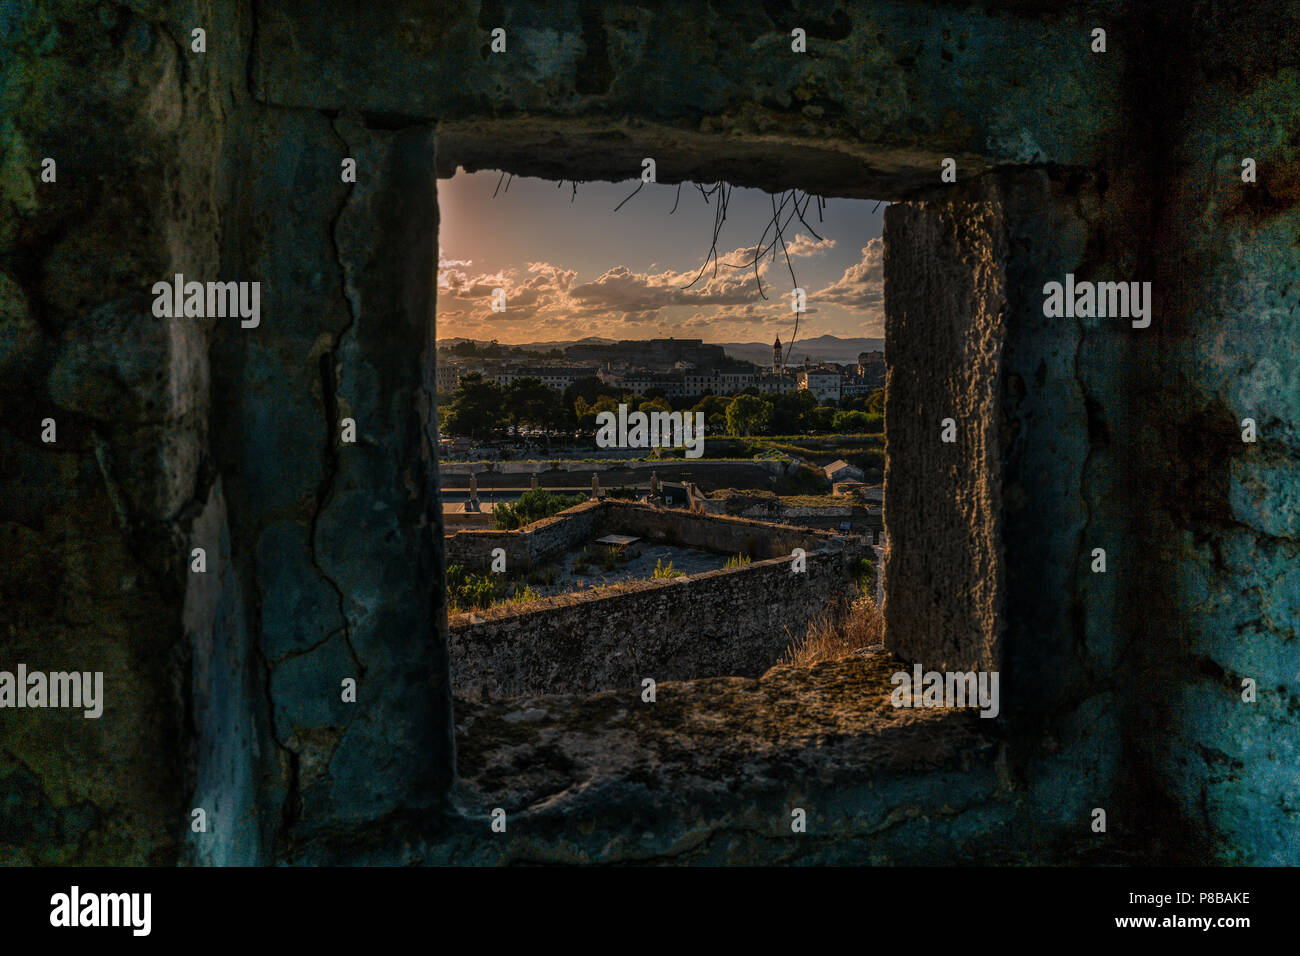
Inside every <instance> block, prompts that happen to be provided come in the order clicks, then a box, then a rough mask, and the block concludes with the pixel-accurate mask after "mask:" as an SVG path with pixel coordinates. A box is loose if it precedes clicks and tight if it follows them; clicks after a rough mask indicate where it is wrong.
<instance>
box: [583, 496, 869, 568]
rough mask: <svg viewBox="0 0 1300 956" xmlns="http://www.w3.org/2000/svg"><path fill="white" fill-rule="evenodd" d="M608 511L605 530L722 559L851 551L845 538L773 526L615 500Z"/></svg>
mask: <svg viewBox="0 0 1300 956" xmlns="http://www.w3.org/2000/svg"><path fill="white" fill-rule="evenodd" d="M603 507H604V509H605V514H606V516H605V518H604V526H605V527H606V528H607V529H609V530H610V531H614V532H617V533H619V534H630V535H635V536H636V537H640V538H647V539H649V540H651V541H668V542H671V543H673V544H677V545H680V546H682V547H684V548H700V549H702V550H705V551H716V552H718V553H720V554H743V555H746V556H748V557H751V558H764V559H766V558H778V557H788V556H789V555H790V553H791V552H792V551H794V549H795V548H803V549H804V551H819V550H823V549H826V548H844V547H847V546H848V542H847V540H846V539H845V538H844V536H843V535H839V534H835V533H833V532H828V531H815V530H810V529H807V528H799V527H796V526H793V525H780V524H773V523H772V522H770V521H754V520H752V519H748V518H736V517H733V516H731V515H711V514H699V513H697V512H693V511H684V510H681V509H678V508H656V507H652V506H649V505H643V504H638V503H636V502H631V501H617V500H609V501H606V502H604V504H603Z"/></svg>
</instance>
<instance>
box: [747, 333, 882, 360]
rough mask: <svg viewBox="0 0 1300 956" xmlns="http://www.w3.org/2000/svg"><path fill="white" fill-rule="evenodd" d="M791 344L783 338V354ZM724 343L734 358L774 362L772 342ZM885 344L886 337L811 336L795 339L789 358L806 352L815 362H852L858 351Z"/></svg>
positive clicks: (798, 358) (869, 350)
mask: <svg viewBox="0 0 1300 956" xmlns="http://www.w3.org/2000/svg"><path fill="white" fill-rule="evenodd" d="M788 345H789V343H788V342H785V341H784V340H783V341H782V343H781V354H782V355H784V354H785V352H786V347H787V346H788ZM722 347H723V348H724V349H726V350H727V354H728V355H730V356H731V357H732V358H737V359H740V360H741V361H744V362H753V363H755V364H757V365H770V364H771V363H772V343H771V342H723V343H722ZM884 347H885V340H884V339H841V338H837V337H836V336H834V335H818V336H816V337H815V338H811V339H796V340H795V343H794V348H793V349H790V361H791V362H793V363H799V362H802V361H803V359H804V356H805V355H806V356H808V358H810V359H812V360H813V361H814V362H840V363H843V364H850V363H853V362H856V361H857V360H858V353H859V352H871V351H874V350H876V349H883V348H884Z"/></svg>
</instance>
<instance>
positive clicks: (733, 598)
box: [447, 551, 858, 697]
mask: <svg viewBox="0 0 1300 956" xmlns="http://www.w3.org/2000/svg"><path fill="white" fill-rule="evenodd" d="M849 557H850V556H849V555H848V554H846V553H845V552H840V551H825V552H811V553H809V554H807V555H806V556H805V558H804V563H805V569H804V570H803V571H801V572H798V573H795V572H794V571H792V570H791V564H792V562H793V560H794V559H793V558H791V557H785V558H772V559H770V560H767V561H758V562H755V563H753V564H750V565H747V566H745V567H741V568H723V569H720V570H716V571H706V572H703V573H701V574H693V575H691V576H690V577H680V578H672V579H668V580H664V579H658V580H648V581H634V582H627V583H625V584H621V585H614V586H612V587H611V588H609V589H604V588H602V589H601V590H599V591H584V592H581V593H574V594H565V595H560V596H557V597H549V598H543V599H541V600H538V601H532V602H529V603H528V604H524V605H519V606H513V605H504V606H497V607H495V608H489V609H487V610H485V611H481V612H476V613H474V614H472V615H470V614H462V615H456V616H455V617H453V618H451V620H450V622H449V628H448V635H447V636H448V640H449V641H450V645H449V649H450V652H451V671H452V681H453V686H454V688H455V690H456V693H457V694H458V695H460V696H463V697H474V696H478V695H487V696H491V697H527V696H531V695H534V694H564V693H568V694H575V693H584V692H585V693H590V692H592V691H597V690H606V689H609V688H614V687H640V686H641V682H642V680H644V679H645V678H650V679H652V680H655V681H677V680H686V679H688V678H691V677H714V676H718V675H737V676H748V677H757V676H758V675H759V674H761V673H762V672H763V671H765V670H767V669H768V668H769V667H770V666H771V665H773V664H775V663H776V662H777V660H778V659H779V658H780V656H781V654H782V652H783V651H784V650H785V649H786V647H787V646H789V644H790V643H791V641H793V640H795V639H797V638H799V637H801V636H802V635H803V633H804V631H805V629H806V628H807V626H808V624H809V622H810V621H811V620H812V619H813V618H815V617H817V616H819V615H822V614H824V613H826V612H827V611H828V610H831V609H839V608H842V607H844V606H846V605H847V604H848V603H849V602H850V601H851V600H853V598H855V597H856V596H857V594H858V585H857V582H856V580H855V579H854V577H853V569H852V567H851V564H850V561H849Z"/></svg>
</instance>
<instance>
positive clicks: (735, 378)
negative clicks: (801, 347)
mask: <svg viewBox="0 0 1300 956" xmlns="http://www.w3.org/2000/svg"><path fill="white" fill-rule="evenodd" d="M471 345H472V343H471ZM513 351H514V352H515V353H516V354H511V352H512V350H509V349H507V348H499V347H498V348H495V349H493V348H481V349H480V348H468V349H461V350H460V352H461V354H457V353H456V350H455V349H448V350H442V354H440V355H439V361H438V370H437V384H438V388H439V389H442V390H445V391H448V392H451V391H454V390H455V389H456V388H457V387H458V386H459V385H460V382H461V380H462V379H463V378H465V377H466V376H468V375H472V374H478V375H480V376H482V378H483V379H484V380H487V381H492V382H495V383H496V384H498V385H510V384H511V383H513V382H516V381H519V380H521V379H528V378H532V379H537V380H539V381H540V382H542V384H544V385H546V386H547V387H548V388H550V389H553V390H555V391H559V392H562V391H564V390H565V389H566V388H568V387H570V386H571V385H573V384H574V383H575V382H577V381H579V380H580V379H584V378H590V377H595V378H597V379H599V380H600V382H601V383H602V384H605V385H611V386H615V387H618V388H619V389H621V390H625V391H628V392H633V393H636V394H640V395H647V396H650V395H661V396H663V397H665V398H669V399H672V398H689V397H698V396H704V395H709V394H712V395H735V394H738V393H740V392H744V391H746V390H749V389H752V390H754V392H756V393H757V394H762V395H776V394H782V393H787V392H798V391H807V392H809V393H811V395H812V397H814V398H815V399H816V400H817V402H818V403H819V404H823V403H834V404H838V403H839V402H840V401H841V400H842V399H851V398H856V397H859V396H865V395H868V394H869V393H871V392H872V391H874V390H875V389H878V388H881V387H882V386H883V385H884V384H885V353H884V352H883V351H882V350H877V351H869V352H862V353H859V355H858V360H857V362H856V363H850V364H841V363H833V362H818V363H814V362H812V360H811V359H808V358H804V359H803V360H802V361H801V362H800V363H798V364H788V363H787V362H786V361H785V354H784V353H785V351H786V349H785V347H784V346H782V344H781V340H780V339H779V338H778V339H777V340H776V341H775V342H773V344H772V362H771V364H770V365H768V366H760V365H756V364H754V363H752V362H747V361H743V360H739V359H735V358H732V357H731V356H729V355H727V353H726V351H725V350H724V349H723V347H722V346H720V345H712V344H708V343H705V342H704V341H703V340H702V339H675V338H666V339H648V340H624V341H620V342H610V343H588V342H581V343H577V344H574V345H570V346H568V347H566V348H565V349H563V350H562V351H561V350H560V349H552V350H550V351H549V352H547V353H544V354H539V353H528V354H526V355H521V354H519V353H518V350H513ZM494 352H495V353H497V355H495V356H494V355H493V354H491V353H494ZM466 353H468V354H466ZM534 356H536V357H534ZM751 394H752V393H751Z"/></svg>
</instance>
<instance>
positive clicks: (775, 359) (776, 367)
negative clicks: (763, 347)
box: [772, 335, 781, 375]
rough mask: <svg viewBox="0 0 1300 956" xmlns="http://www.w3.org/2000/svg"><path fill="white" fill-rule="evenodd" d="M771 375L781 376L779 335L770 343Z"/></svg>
mask: <svg viewBox="0 0 1300 956" xmlns="http://www.w3.org/2000/svg"><path fill="white" fill-rule="evenodd" d="M772 374H773V375H780V374H781V336H779V335H778V336H777V337H776V341H775V342H773V343H772Z"/></svg>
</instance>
